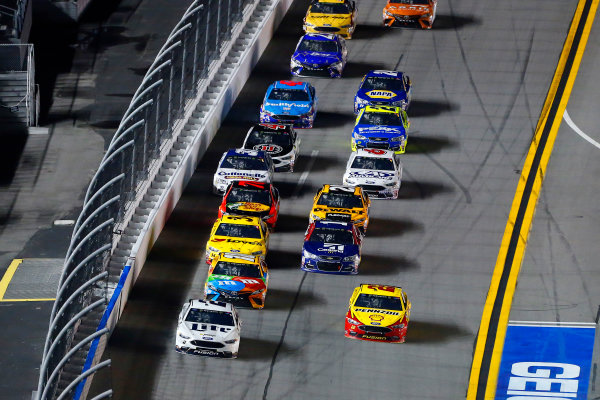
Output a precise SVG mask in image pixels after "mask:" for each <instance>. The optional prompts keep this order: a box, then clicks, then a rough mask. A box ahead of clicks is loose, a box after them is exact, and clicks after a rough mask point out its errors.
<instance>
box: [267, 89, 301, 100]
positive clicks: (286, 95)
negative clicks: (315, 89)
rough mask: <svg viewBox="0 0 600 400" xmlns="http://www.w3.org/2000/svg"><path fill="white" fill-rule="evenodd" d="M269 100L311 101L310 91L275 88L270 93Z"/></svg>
mask: <svg viewBox="0 0 600 400" xmlns="http://www.w3.org/2000/svg"><path fill="white" fill-rule="evenodd" d="M268 99H269V100H285V101H309V100H310V99H309V97H308V93H306V92H305V91H304V90H297V89H282V88H279V89H273V90H271V93H269V97H268Z"/></svg>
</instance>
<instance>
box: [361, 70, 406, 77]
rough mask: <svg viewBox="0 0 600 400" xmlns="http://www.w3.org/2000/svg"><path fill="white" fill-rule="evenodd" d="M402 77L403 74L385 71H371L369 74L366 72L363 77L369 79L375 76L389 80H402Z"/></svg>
mask: <svg viewBox="0 0 600 400" xmlns="http://www.w3.org/2000/svg"><path fill="white" fill-rule="evenodd" d="M403 75H404V72H401V71H387V70H383V69H373V70H371V71H369V72H367V74H366V75H365V77H371V76H376V77H382V78H390V77H392V76H393V77H396V78H398V79H399V78H402V76H403Z"/></svg>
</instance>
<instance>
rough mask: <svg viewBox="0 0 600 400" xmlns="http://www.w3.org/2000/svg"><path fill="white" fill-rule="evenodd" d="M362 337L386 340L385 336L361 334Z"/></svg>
mask: <svg viewBox="0 0 600 400" xmlns="http://www.w3.org/2000/svg"><path fill="white" fill-rule="evenodd" d="M362 337H363V339H375V340H386V337H385V336H374V335H362Z"/></svg>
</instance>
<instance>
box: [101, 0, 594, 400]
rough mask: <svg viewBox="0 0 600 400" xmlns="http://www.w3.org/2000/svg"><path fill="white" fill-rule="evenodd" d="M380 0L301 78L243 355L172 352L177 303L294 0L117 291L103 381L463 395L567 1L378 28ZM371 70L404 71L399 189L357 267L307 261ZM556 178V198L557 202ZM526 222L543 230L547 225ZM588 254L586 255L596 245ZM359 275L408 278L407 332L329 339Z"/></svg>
mask: <svg viewBox="0 0 600 400" xmlns="http://www.w3.org/2000/svg"><path fill="white" fill-rule="evenodd" d="M382 3H383V2H380V1H372V2H370V1H361V2H359V5H358V7H359V26H358V28H357V31H356V34H355V38H354V39H353V40H352V41H349V42H348V44H349V63H348V65H347V67H346V71H345V74H344V78H342V79H341V80H328V79H312V78H311V79H309V80H310V81H311V82H312V83H313V84H314V85H315V87H316V89H317V94H318V95H319V112H318V114H317V118H316V123H315V128H314V129H312V130H304V131H301V132H300V135H301V136H302V144H301V153H302V157H301V158H300V160H299V162H298V165H297V168H296V172H295V173H293V174H279V175H277V176H276V185H277V187H278V188H279V189H280V191H281V193H282V196H283V199H282V204H281V215H280V221H279V225H278V229H277V231H276V232H275V233H274V234H273V236H272V238H271V242H270V248H269V255H268V257H267V261H268V264H269V267H270V270H271V277H270V278H271V279H270V286H269V293H268V295H267V300H266V307H265V309H264V310H262V311H255V310H242V312H241V315H242V318H243V321H244V324H243V330H242V341H241V345H240V356H239V359H238V360H236V361H226V360H215V359H205V358H199V357H193V356H184V355H180V354H177V353H175V352H174V350H173V346H174V340H175V338H174V335H175V327H176V319H177V314H178V312H179V310H180V307H181V305H182V304H183V303H184V302H185V301H186V300H187V299H188V298H192V297H199V296H200V295H201V293H202V288H203V283H204V280H205V278H206V271H207V267H206V265H205V264H204V261H203V258H202V257H203V254H204V245H205V242H206V240H207V238H208V233H209V230H210V226H211V224H212V222H213V221H214V218H215V216H216V210H217V205H218V203H219V199H218V198H217V197H214V196H212V195H211V194H210V185H211V179H212V174H213V173H214V170H215V167H216V163H217V161H218V159H219V157H220V155H221V154H222V152H223V151H224V150H226V149H227V148H228V147H230V146H231V145H232V144H241V142H242V139H243V136H244V134H245V132H246V130H247V129H248V127H249V126H250V125H251V124H252V123H253V122H255V121H256V120H257V116H258V115H257V114H258V107H259V105H260V102H261V100H262V97H263V94H264V91H265V89H266V87H267V86H268V84H269V83H270V82H272V81H273V80H275V79H286V78H288V77H289V73H288V70H287V66H288V62H289V56H290V55H291V52H292V51H293V48H294V46H295V44H296V42H297V40H298V38H299V36H300V34H301V31H300V26H301V19H302V16H303V14H304V11H305V6H306V4H304V2H300V1H296V2H295V3H294V4H293V5H292V8H291V9H290V11H289V12H288V15H287V16H286V18H285V20H284V22H283V23H282V25H281V27H280V29H279V30H278V31H277V33H276V35H275V37H274V39H273V40H272V42H271V44H270V45H269V47H268V48H267V50H266V53H265V54H264V55H263V57H262V58H261V61H260V63H259V65H258V66H257V68H256V69H255V71H254V73H253V75H252V76H251V78H250V80H249V81H248V83H247V84H246V86H245V88H244V90H243V92H242V94H241V95H240V97H239V99H238V101H237V102H236V103H235V105H234V108H233V110H232V111H231V112H230V114H229V116H228V118H227V120H226V121H225V123H224V124H223V126H222V128H221V130H220V131H219V133H218V134H217V136H216V138H215V140H214V141H213V143H212V144H211V146H210V148H209V150H208V152H207V154H206V155H205V157H204V158H203V159H202V161H201V162H200V165H199V167H198V169H197V171H196V174H195V175H194V177H193V178H192V181H191V182H190V184H189V185H188V188H187V190H186V192H185V194H184V196H183V197H182V199H181V201H180V203H179V204H178V206H177V208H176V210H175V211H174V213H173V214H172V216H171V219H170V220H169V222H168V224H167V226H166V228H165V230H164V231H163V233H162V234H161V237H160V238H159V240H158V242H157V243H156V245H155V247H154V249H153V251H152V253H151V255H150V258H149V260H148V261H147V264H146V266H145V267H144V271H143V273H142V275H141V277H140V279H139V280H138V282H137V283H136V287H135V288H134V290H133V291H132V293H131V297H130V299H129V303H128V306H127V309H126V310H125V313H124V315H123V317H122V319H121V321H120V322H119V326H118V327H117V329H116V330H115V332H114V334H113V336H112V337H111V340H110V342H109V346H108V348H107V353H106V355H107V357H110V358H112V359H113V367H112V369H111V372H110V374H109V376H105V377H103V379H110V381H111V382H112V384H113V387H114V389H115V398H119V399H133V398H136V399H188V398H189V399H192V398H194V399H198V398H212V397H217V396H218V397H219V398H226V399H258V398H268V399H279V398H292V399H306V398H341V397H345V398H350V399H358V398H377V397H394V398H396V397H397V398H406V399H459V398H464V396H465V393H466V387H467V381H468V376H469V369H470V366H471V360H472V351H473V343H474V339H475V335H476V333H477V329H478V327H479V322H480V318H481V312H482V308H483V303H484V300H485V297H486V293H487V290H488V287H489V284H490V279H491V273H492V271H493V268H494V264H495V261H496V257H497V254H498V248H499V244H500V241H501V238H502V234H503V231H504V228H505V224H506V220H507V215H508V212H509V210H510V206H511V203H512V199H513V196H514V190H515V187H516V182H517V179H518V176H519V174H520V168H521V166H522V164H523V161H524V157H525V155H526V154H527V151H528V149H529V144H530V141H531V137H532V135H533V131H534V129H535V125H536V123H537V120H538V117H539V113H540V110H541V107H542V104H543V101H544V99H545V95H546V92H547V89H548V85H549V83H550V81H551V79H552V75H553V72H554V68H555V66H556V62H557V60H558V56H559V54H560V51H561V47H562V44H563V41H564V38H565V35H566V32H567V30H568V26H569V23H570V16H571V15H572V14H573V11H574V10H575V6H576V2H574V1H570V2H566V3H565V2H563V3H560V4H558V3H549V2H544V1H531V2H527V3H526V4H524V3H523V2H517V1H506V2H494V1H464V2H460V3H459V2H457V1H448V2H441V3H440V4H439V6H438V19H437V21H436V23H435V25H434V29H433V30H432V31H420V30H407V29H395V30H384V29H383V28H381V27H380V19H381V8H382V6H383V4H382ZM567 15H568V16H569V17H568V18H567V17H566V16H567ZM534 16H535V17H534ZM369 69H399V70H404V71H406V72H407V73H408V74H409V75H410V76H411V79H412V81H413V84H414V92H413V93H414V95H413V103H412V106H411V108H410V109H409V116H410V117H411V123H412V126H411V130H410V133H409V140H408V149H407V154H405V155H404V156H403V163H404V181H403V184H402V188H401V190H400V198H399V199H398V200H394V201H375V202H374V203H373V206H372V207H371V223H370V225H369V230H368V232H367V238H366V239H365V242H364V246H363V260H362V263H361V266H360V273H359V275H358V276H353V277H343V276H328V275H316V274H310V273H304V272H301V271H300V270H299V262H300V248H301V245H302V235H303V232H304V230H305V228H306V225H307V217H308V212H309V210H310V206H311V201H312V196H313V195H314V193H315V192H316V190H317V189H318V188H319V187H320V186H321V185H322V184H324V183H339V182H340V181H341V177H342V174H343V170H344V166H345V162H346V160H347V157H348V155H349V151H350V149H349V137H350V132H351V129H352V125H353V114H352V98H353V95H354V93H355V91H356V87H357V86H358V83H359V80H360V78H361V77H362V75H363V74H364V73H365V72H367V71H368V70H369ZM583 87H584V88H585V85H584V86H583ZM590 90H591V89H590ZM592 93H593V91H590V94H592ZM590 126H594V123H592V125H590ZM562 140H566V141H567V142H568V143H574V141H577V140H579V139H577V138H569V139H566V138H565V139H562ZM558 144H559V143H558V142H557V145H558ZM581 146H582V148H587V147H589V146H587V145H585V144H583V143H582V144H581ZM567 147H569V146H567ZM587 151H588V152H590V157H593V154H594V153H593V151H592V150H591V149H588V150H587ZM565 157H567V156H565ZM567 159H569V158H568V157H567ZM578 161H581V162H582V163H583V162H584V161H583V160H578ZM551 168H553V167H552V165H551ZM582 170H585V168H582ZM588 173H589V176H587V179H593V172H591V171H588ZM548 175H549V176H551V175H552V172H551V171H550V172H549V174H548ZM556 179H559V177H558V176H557V177H556ZM572 184H575V182H572ZM545 187H546V186H545ZM592 189H593V188H590V190H592ZM562 193H563V192H560V193H558V194H556V198H557V200H556V201H557V202H558V203H559V204H560V203H561V202H564V201H568V200H565V198H564V196H563V194H562ZM589 205H590V206H591V207H592V208H593V207H594V205H592V203H590V204H589ZM596 207H597V206H596ZM587 223H588V224H593V220H590V221H587ZM536 227H537V225H536ZM588 228H589V229H596V233H597V227H595V228H592V227H588ZM540 229H541V231H540V236H542V237H544V239H542V241H543V240H547V239H546V237H547V235H546V232H545V230H546V227H545V226H541V227H540ZM532 234H533V235H534V236H533V237H532V242H534V243H536V242H537V241H538V240H540V239H536V228H534V231H533V232H532ZM556 235H560V234H559V233H558V232H557V233H556ZM592 237H594V236H592ZM595 237H598V236H597V235H596V236H595ZM589 240H592V239H589ZM592 247H593V246H592ZM542 250H544V249H542ZM590 251H591V252H592V253H590ZM544 254H545V257H548V256H549V255H547V254H546V253H544ZM585 254H586V255H588V254H589V255H590V257H591V259H592V260H593V257H592V256H593V251H592V250H586V253H585ZM527 257H528V258H530V257H531V256H527ZM540 259H542V258H541V256H540ZM536 264H541V262H540V261H539V260H538V261H537V262H536ZM544 266H545V267H546V265H544ZM592 266H593V265H590V267H592ZM527 270H528V269H527V266H525V268H524V272H523V274H525V273H526V271H527ZM362 282H373V283H388V284H394V285H401V286H403V287H404V288H405V290H406V291H407V293H408V295H409V297H410V299H411V301H412V304H413V310H412V314H411V316H412V320H411V322H410V325H409V330H408V336H407V341H406V343H405V344H402V345H389V344H378V343H366V342H365V343H363V342H359V341H352V340H348V339H345V338H344V337H343V317H344V313H345V311H346V308H347V305H348V303H347V302H348V298H349V296H350V294H351V292H352V289H353V288H354V287H355V286H356V285H358V284H359V283H362ZM522 286H524V285H520V287H522ZM520 296H521V292H518V293H517V298H516V301H515V304H517V303H519V302H520V300H519V299H520V298H521V297H520ZM524 296H527V294H525V295H524ZM584 296H585V295H584ZM594 301H595V303H594ZM594 301H592V300H590V305H589V307H586V310H585V312H586V316H588V317H589V315H591V314H593V311H590V310H591V309H593V307H592V303H593V304H597V301H596V300H594ZM588 309H590V310H588ZM590 313H591V314H590ZM511 318H512V317H511ZM540 318H541V317H540ZM512 319H514V318H512ZM103 379H99V380H98V381H102V380H103Z"/></svg>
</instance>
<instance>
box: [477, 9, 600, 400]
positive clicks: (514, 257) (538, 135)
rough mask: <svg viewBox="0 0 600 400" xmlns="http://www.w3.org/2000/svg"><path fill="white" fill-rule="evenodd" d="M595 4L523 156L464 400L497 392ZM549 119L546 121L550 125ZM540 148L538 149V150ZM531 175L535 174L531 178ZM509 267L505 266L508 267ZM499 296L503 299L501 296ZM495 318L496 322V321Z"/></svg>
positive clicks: (575, 29) (575, 35) (575, 27)
mask: <svg viewBox="0 0 600 400" xmlns="http://www.w3.org/2000/svg"><path fill="white" fill-rule="evenodd" d="M586 7H589V8H588V10H587V14H586V20H585V25H584V26H583V30H582V31H579V30H580V29H581V27H580V22H581V18H582V16H583V15H584V11H585V10H584V9H585V8H586ZM597 8H598V0H592V1H591V3H590V2H589V0H580V1H579V3H578V5H577V9H576V11H575V15H574V16H573V20H572V22H571V27H570V28H569V33H568V35H567V38H566V40H565V43H564V45H563V50H562V53H561V56H560V59H559V62H558V65H557V68H556V71H555V73H554V77H553V79H552V83H551V85H550V89H549V91H548V95H547V97H546V101H545V102H544V106H543V108H542V113H541V115H540V119H539V120H538V124H537V126H536V130H535V135H534V138H533V141H532V143H531V146H530V148H529V152H528V153H527V157H526V159H525V164H524V166H523V170H522V173H521V176H520V178H519V182H518V184H517V189H516V193H515V197H514V199H513V203H512V207H511V209H510V213H509V217H508V221H507V223H506V228H505V231H504V236H503V237H502V242H501V245H500V250H499V253H498V258H497V260H496V266H495V267H494V271H493V274H492V280H491V283H490V289H489V291H488V295H487V298H486V301H485V305H484V308H483V313H482V318H481V324H480V327H479V332H478V334H477V339H476V343H475V351H474V354H473V364H472V366H471V374H470V377H469V387H468V390H467V399H468V400H475V399H486V400H487V399H494V398H495V395H496V385H497V381H498V370H499V367H500V361H501V358H502V351H503V347H504V339H505V337H506V327H507V325H508V318H509V313H510V308H511V305H512V300H513V296H514V292H515V288H516V285H517V277H518V275H519V271H520V269H521V264H522V262H523V256H524V253H525V247H526V245H527V240H528V238H529V232H530V230H531V226H532V221H533V217H534V213H535V208H536V205H537V201H538V198H539V194H540V191H541V188H542V182H543V179H544V176H545V174H546V168H547V166H548V161H549V159H550V155H551V153H552V149H553V147H554V141H555V139H556V135H557V133H558V129H559V127H560V123H561V120H562V116H563V114H564V112H565V109H566V106H567V102H568V100H569V96H570V95H571V92H572V90H573V84H574V82H575V78H576V76H577V71H578V70H579V65H580V63H581V59H582V57H583V53H584V51H585V46H586V44H587V40H588V38H589V34H590V31H591V28H592V24H593V21H594V18H595V15H596V10H597ZM577 39H579V40H577ZM574 42H576V48H575V51H576V52H575V54H574V57H573V53H572V50H573V44H574ZM569 67H570V68H569ZM566 71H568V76H567V77H566V78H567V79H566V82H565V80H564V78H565V72H566ZM557 94H559V98H558V100H559V103H558V104H556V102H555V100H556V99H557V97H556V96H557ZM548 123H550V125H549V126H548ZM542 136H544V137H542ZM540 144H541V145H542V147H541V148H540V147H539V146H540ZM539 151H541V152H542V153H541V154H539ZM532 168H536V170H535V171H532ZM531 174H535V176H534V177H533V181H532V182H531V178H532V176H531ZM528 183H529V185H528ZM524 201H525V202H526V203H524ZM516 230H518V232H517V231H516ZM515 234H518V236H515ZM511 246H512V247H511ZM507 263H508V265H507ZM507 267H508V268H509V270H508V271H507ZM498 296H501V297H500V298H499V297H498ZM499 300H501V305H500V306H499V303H498V301H499ZM498 307H500V309H499V310H498ZM494 313H495V315H494ZM495 319H496V321H494V320H495ZM491 323H493V324H494V326H495V330H494V332H491V331H490V324H491ZM490 335H491V336H490ZM492 338H493V347H492V348H490V345H491V343H488V339H490V341H491V339H492ZM484 360H485V366H487V368H486V367H484V366H483V365H482V364H484ZM484 382H485V391H484V390H483V389H484V388H483V387H480V385H481V384H482V383H484ZM483 394H484V395H483ZM482 395H483V396H482Z"/></svg>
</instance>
